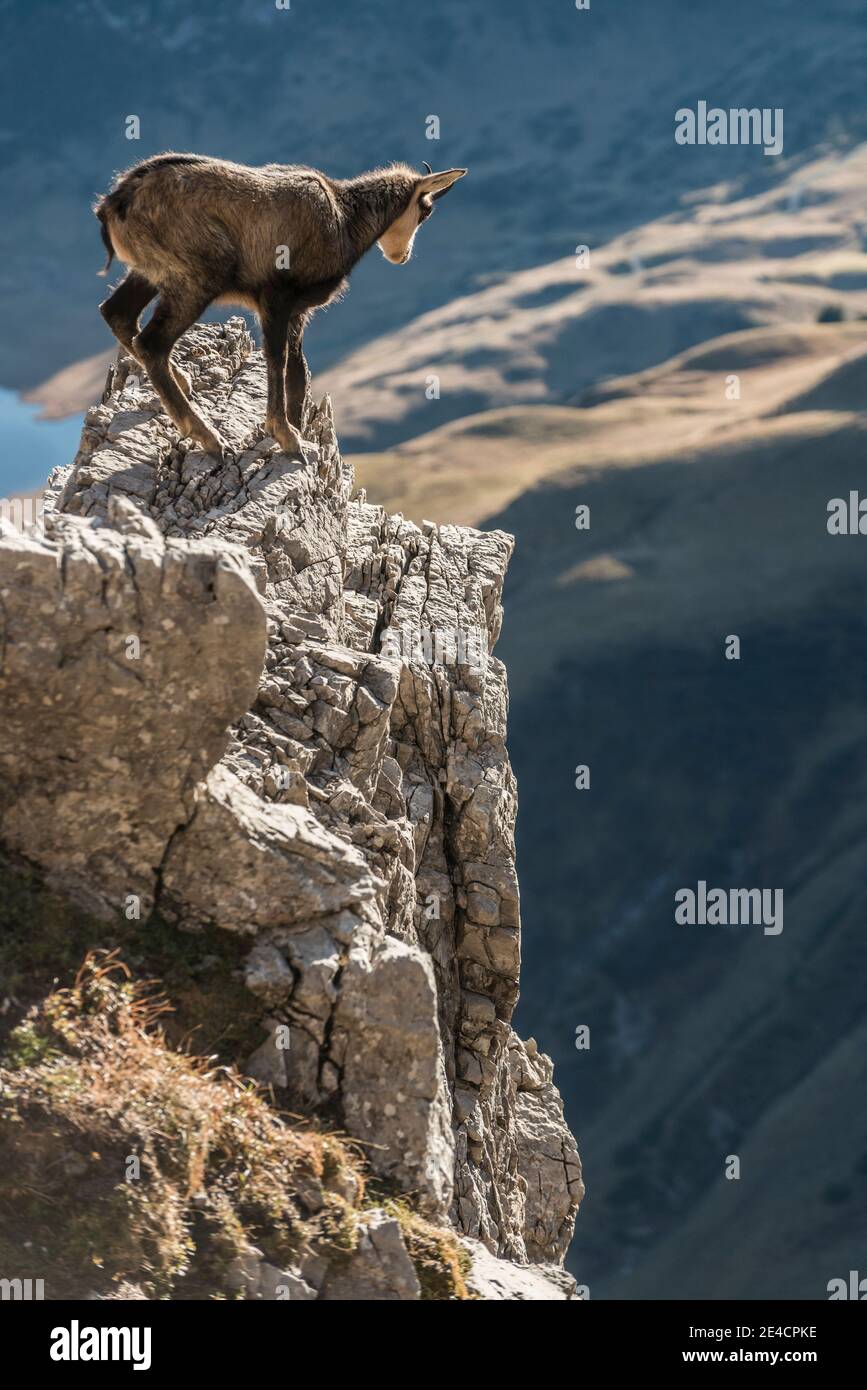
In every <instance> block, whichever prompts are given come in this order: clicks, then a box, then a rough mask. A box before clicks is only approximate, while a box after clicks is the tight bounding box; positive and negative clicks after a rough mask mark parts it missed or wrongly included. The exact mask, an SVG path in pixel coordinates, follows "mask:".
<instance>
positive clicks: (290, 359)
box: [286, 314, 310, 430]
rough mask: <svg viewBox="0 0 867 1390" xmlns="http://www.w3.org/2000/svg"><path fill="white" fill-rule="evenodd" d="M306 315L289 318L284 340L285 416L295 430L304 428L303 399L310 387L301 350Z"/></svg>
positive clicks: (305, 360) (307, 370) (307, 371)
mask: <svg viewBox="0 0 867 1390" xmlns="http://www.w3.org/2000/svg"><path fill="white" fill-rule="evenodd" d="M306 322H307V319H306V315H304V314H298V315H296V317H295V318H293V319H291V320H290V323H289V334H288V338H287V340H286V418H287V420H288V421H289V424H290V425H293V426H294V427H295V429H297V430H303V428H304V401H305V399H306V397H307V393H308V391H309V389H310V368H309V367H308V366H307V359H306V358H305V356H304V352H303V350H302V346H301V344H302V341H303V338H304V327H305V324H306Z"/></svg>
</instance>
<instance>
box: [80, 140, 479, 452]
mask: <svg viewBox="0 0 867 1390" xmlns="http://www.w3.org/2000/svg"><path fill="white" fill-rule="evenodd" d="M425 169H426V170H427V172H426V173H425V174H418V173H416V172H415V170H413V169H411V168H410V167H409V166H408V165H406V164H392V165H391V166H389V167H388V168H386V169H374V170H372V171H371V172H370V173H366V174H360V175H359V176H358V177H357V178H354V179H331V178H328V177H327V176H326V175H325V174H323V173H320V171H319V170H318V169H308V168H306V167H305V166H302V165H287V164H265V165H263V166H262V167H260V168H251V167H249V166H248V165H244V164H232V163H230V162H229V161H228V160H224V159H211V158H209V157H208V156H205V155H197V154H175V153H167V154H159V155H154V156H153V157H152V158H150V159H146V160H144V161H143V162H142V163H141V164H136V165H134V166H133V168H131V169H128V170H126V172H125V173H122V174H120V175H119V176H118V177H117V179H116V180H115V182H114V185H113V187H112V189H111V191H110V192H109V193H107V194H106V195H105V196H104V197H102V198H100V200H99V202H98V203H97V204H96V206H95V208H94V212H95V213H96V216H97V217H98V218H99V221H100V223H101V224H102V226H101V231H102V239H103V242H104V243H105V246H106V249H107V251H108V259H107V261H106V263H105V267H104V269H103V271H102V272H101V274H107V273H108V268H109V266H110V264H111V261H112V258H113V256H114V255H117V256H118V257H119V258H120V259H121V260H122V261H124V262H125V264H126V265H127V266H128V267H129V271H128V274H127V275H126V276H125V278H124V279H123V280H122V281H121V283H120V284H119V285H118V287H117V289H115V290H114V291H113V293H112V294H110V295H109V297H108V299H106V300H105V302H104V303H103V304H101V305H100V306H99V307H100V312H101V313H102V315H103V318H104V319H105V320H106V322H107V323H108V325H109V327H110V328H111V330H112V332H113V333H114V335H115V337H116V338H117V339H118V341H119V342H120V343H121V344H122V346H123V347H124V348H125V349H126V351H127V352H129V353H131V354H132V355H133V357H135V358H136V360H137V361H138V362H139V363H140V364H141V365H142V366H143V367H144V368H145V370H146V371H147V373H148V376H149V377H150V379H151V382H152V384H153V386H154V389H155V390H156V391H157V393H158V394H159V397H160V399H161V401H162V403H163V405H164V406H165V408H166V410H167V411H168V413H169V415H170V416H171V418H172V420H173V421H174V423H175V424H176V425H177V427H178V429H179V430H180V431H181V434H182V435H188V436H189V437H190V438H192V439H193V440H194V441H195V442H196V443H198V444H200V445H201V446H202V447H203V448H204V449H205V450H206V451H207V452H209V453H217V454H221V453H222V451H223V449H224V447H225V445H224V444H223V441H222V440H221V439H220V437H219V435H218V434H217V433H216V432H215V431H214V430H213V429H212V428H211V426H210V425H208V424H207V423H206V421H205V420H203V419H202V417H201V415H199V413H198V412H197V411H196V409H195V408H194V406H193V404H192V402H191V400H190V382H189V381H188V379H187V377H186V376H185V374H184V373H183V372H182V371H180V369H179V368H178V367H177V366H176V365H175V364H174V363H172V362H171V360H170V353H171V350H172V348H173V347H174V345H175V343H176V342H177V340H178V338H179V337H180V336H181V334H182V333H185V332H186V330H187V329H188V328H190V327H192V325H193V324H194V323H195V322H196V320H197V319H198V318H199V317H200V316H201V315H202V314H203V313H204V311H205V310H206V309H207V308H208V306H209V305H210V304H213V303H214V302H216V303H218V304H240V305H243V306H244V307H246V308H249V309H253V310H254V311H255V312H256V313H257V314H258V315H259V319H260V322H261V325H262V340H263V346H264V350H265V359H266V363H267V368H268V413H267V418H266V421H265V430H266V432H267V433H268V434H269V435H271V437H272V438H273V439H275V440H276V441H277V443H278V444H279V446H280V448H281V449H283V450H285V451H286V452H287V453H291V454H293V455H295V456H300V455H301V444H302V438H301V433H300V427H301V424H302V408H303V403H304V395H305V391H306V387H307V382H308V381H309V372H308V369H307V363H306V361H305V360H304V354H303V351H302V339H303V335H304V329H305V327H306V325H307V323H308V320H309V319H310V317H311V314H312V312H313V311H314V310H315V309H317V308H319V307H320V306H322V305H324V304H328V303H329V302H330V301H332V300H334V299H336V298H339V297H340V296H341V295H342V293H343V292H344V291H345V290H346V288H347V277H348V275H349V272H350V271H351V270H352V268H353V266H354V265H355V263H356V262H357V261H358V260H360V258H361V257H362V256H363V255H364V254H365V252H366V251H369V250H370V248H371V247H372V246H373V243H374V242H378V243H379V246H380V249H381V250H382V252H383V255H384V256H385V257H386V259H387V260H389V261H391V262H392V263H393V264H394V265H405V264H406V262H407V261H408V260H409V258H410V256H411V254H412V245H413V240H414V238H415V234H416V232H417V231H418V228H419V226H420V225H421V223H422V222H423V221H424V220H425V218H427V217H429V216H430V214H431V212H432V211H433V205H434V202H435V201H436V200H437V199H439V198H441V197H442V196H443V194H444V193H446V192H447V191H448V190H449V188H451V186H452V184H453V183H455V182H456V181H457V180H458V179H459V178H462V177H463V175H464V174H465V173H466V172H467V171H466V169H447V170H445V171H444V172H442V173H438V174H435V173H433V171H432V170H431V168H430V165H428V164H425ZM157 294H158V295H159V301H158V303H157V305H156V307H155V309H154V312H153V314H152V315H151V317H150V319H149V321H148V323H147V324H146V325H145V327H144V328H142V329H140V327H139V318H140V316H141V314H142V311H143V310H144V308H145V306H146V305H147V304H149V303H150V301H151V300H152V299H153V298H154V297H155V295H157Z"/></svg>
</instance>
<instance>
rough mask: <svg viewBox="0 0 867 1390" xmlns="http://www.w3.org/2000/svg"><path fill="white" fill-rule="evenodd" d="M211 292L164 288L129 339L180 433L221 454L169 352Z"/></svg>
mask: <svg viewBox="0 0 867 1390" xmlns="http://www.w3.org/2000/svg"><path fill="white" fill-rule="evenodd" d="M213 298H214V296H213V294H211V293H208V294H207V295H206V294H205V292H204V291H200V292H199V293H198V294H191V293H190V291H189V289H188V288H187V287H185V286H179V287H178V288H177V290H174V289H173V290H168V289H166V288H164V289H163V290H162V291H161V293H160V298H159V302H158V303H157V307H156V309H155V310H154V313H153V316H152V318H151V319H150V321H149V322H148V323H147V324H146V326H145V327H144V328H143V329H142V331H141V333H139V334H138V336H137V337H136V338H134V339H133V342H132V351H133V352H134V354H135V356H136V357H137V358H138V360H139V362H141V364H142V366H143V367H144V368H145V370H146V371H147V374H148V376H149V377H150V379H151V385H152V386H153V388H154V390H155V391H156V392H157V394H158V396H159V398H160V400H161V401H162V403H163V405H164V407H165V409H166V412H167V414H168V415H169V417H170V418H171V419H172V420H173V421H174V423H175V424H176V425H177V427H178V429H179V430H180V432H181V434H182V435H189V436H190V438H191V439H194V440H195V441H196V443H197V444H201V446H202V448H203V449H204V450H205V452H206V453H209V454H217V455H218V456H219V455H221V454H222V452H223V450H224V448H225V447H226V446H225V444H224V443H223V440H222V439H221V438H220V436H219V435H218V434H217V433H216V431H215V430H213V429H212V428H211V426H210V425H209V424H208V423H207V422H206V421H205V420H203V419H202V417H201V415H199V413H198V411H197V410H196V409H195V408H194V406H193V405H192V404H191V402H190V401H189V399H188V398H187V395H186V394H185V392H184V390H183V389H182V387H181V386H180V385H179V383H178V381H177V380H176V378H175V374H174V371H173V369H172V364H171V362H170V360H169V354H170V353H171V350H172V348H173V347H174V345H175V343H176V342H177V341H178V338H180V336H181V334H182V333H185V332H186V331H187V329H188V328H191V327H192V325H193V324H194V323H195V322H196V320H197V319H198V318H199V316H200V315H201V314H203V313H204V311H205V309H207V307H208V305H209V304H210V302H211V300H212V299H213Z"/></svg>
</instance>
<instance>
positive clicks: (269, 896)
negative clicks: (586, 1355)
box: [0, 319, 583, 1299]
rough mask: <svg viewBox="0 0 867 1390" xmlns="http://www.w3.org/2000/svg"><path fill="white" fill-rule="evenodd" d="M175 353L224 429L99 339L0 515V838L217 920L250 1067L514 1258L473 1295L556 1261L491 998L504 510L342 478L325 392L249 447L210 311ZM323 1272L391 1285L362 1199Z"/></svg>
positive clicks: (54, 876) (505, 991)
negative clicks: (96, 365) (37, 506)
mask: <svg viewBox="0 0 867 1390" xmlns="http://www.w3.org/2000/svg"><path fill="white" fill-rule="evenodd" d="M176 355H177V357H178V360H179V365H181V366H182V368H183V370H184V371H185V372H186V373H187V375H188V376H189V377H190V378H191V381H192V385H193V390H194V392H195V393H196V394H197V396H199V398H200V399H201V403H202V408H203V409H204V411H205V412H206V414H207V415H208V417H209V418H210V419H214V420H216V421H218V423H219V425H220V429H221V433H222V434H223V435H224V437H225V438H226V439H227V440H228V441H229V443H230V445H231V450H232V452H231V453H228V454H227V455H226V456H225V457H224V458H223V459H219V460H218V459H215V458H212V457H210V456H207V455H205V454H203V453H202V452H201V451H200V450H198V449H188V448H186V447H185V445H184V443H183V441H181V440H180V439H179V438H178V437H177V434H176V431H175V430H174V427H173V426H172V425H171V423H170V422H169V421H168V419H167V417H166V416H165V415H164V414H163V413H162V411H161V408H160V403H159V400H158V398H157V397H156V395H155V394H154V393H153V391H152V390H151V388H150V386H149V383H148V382H147V379H146V377H145V376H144V374H143V373H142V372H141V370H140V369H139V368H137V367H136V365H135V364H134V363H133V362H132V361H131V359H129V358H124V357H121V358H120V360H119V362H118V365H117V367H116V368H114V369H113V370H112V372H111V373H110V377H109V382H108V384H107V389H106V393H105V396H104V399H103V401H102V403H101V404H100V405H99V406H96V407H95V408H94V409H93V410H91V411H89V412H88V415H87V417H86V420H85V427H84V431H83V434H82V441H81V447H80V449H79V452H78V454H77V456H76V459H75V460H74V462H73V463H72V464H71V465H70V466H69V467H67V468H65V469H59V470H56V471H55V473H54V474H52V476H51V479H50V480H49V485H48V488H47V509H48V510H47V518H46V523H45V527H44V531H40V532H37V533H34V534H31V535H27V536H20V535H17V534H16V533H10V532H8V531H7V532H5V533H4V534H3V536H2V538H0V716H2V717H0V771H2V774H3V776H2V786H0V842H2V846H3V847H5V849H6V850H7V851H11V852H13V853H14V854H16V855H17V856H19V857H20V858H21V859H24V860H26V861H30V862H32V863H34V864H36V865H39V866H41V868H42V869H43V870H44V871H45V872H46V873H47V874H48V875H49V876H50V878H51V880H52V882H53V883H54V884H55V885H56V886H58V887H60V888H62V889H64V890H65V891H67V892H69V893H74V894H76V895H77V896H79V897H82V898H84V899H86V900H87V901H88V903H89V904H90V905H91V906H93V905H96V906H98V907H99V909H100V910H101V911H103V912H111V911H117V910H123V909H124V906H125V904H126V903H127V901H128V898H129V895H130V894H133V895H137V896H138V897H139V898H140V900H141V903H142V913H143V915H144V913H146V912H147V911H148V910H149V908H150V907H151V905H152V904H153V903H154V902H155V903H156V906H157V908H158V910H159V911H160V913H161V914H162V915H163V917H164V918H167V919H169V921H172V922H175V923H176V924H177V926H178V928H179V929H183V930H186V931H189V930H196V929H198V928H201V927H203V926H207V927H209V928H216V929H220V930H225V931H230V932H233V933H235V934H236V935H238V936H240V937H242V938H248V939H249V954H248V955H247V959H246V965H245V968H244V975H245V979H246V982H247V985H248V989H249V991H250V1007H251V1013H255V1014H257V1015H258V1017H259V1018H260V1020H261V1022H262V1028H263V1037H264V1041H263V1042H262V1044H261V1045H260V1046H259V1047H258V1048H257V1049H256V1052H255V1053H254V1054H253V1057H252V1058H251V1059H250V1061H249V1063H248V1066H249V1070H250V1071H251V1073H252V1074H253V1075H255V1076H256V1077H257V1078H259V1079H261V1080H263V1081H264V1082H266V1083H267V1084H268V1085H270V1086H272V1087H273V1088H274V1091H275V1094H276V1095H277V1098H278V1100H279V1101H280V1103H281V1104H283V1105H285V1106H286V1107H287V1108H289V1109H294V1110H297V1111H303V1112H311V1113H320V1114H322V1115H324V1116H327V1117H328V1119H329V1121H331V1122H334V1123H337V1124H338V1125H339V1126H340V1127H342V1128H343V1129H344V1130H345V1131H346V1132H347V1133H348V1134H349V1135H351V1136H354V1137H355V1138H357V1139H359V1140H361V1141H363V1142H364V1145H365V1152H366V1154H367V1156H368V1160H369V1163H370V1165H371V1166H372V1168H373V1169H374V1171H375V1172H377V1173H378V1174H379V1175H380V1176H381V1177H382V1178H384V1179H386V1180H388V1182H389V1183H390V1184H393V1185H394V1186H395V1187H397V1188H399V1189H402V1190H403V1191H405V1192H406V1193H407V1194H412V1200H413V1202H415V1203H417V1204H418V1205H419V1206H420V1207H422V1209H423V1210H425V1211H426V1212H427V1213H428V1214H429V1215H432V1216H434V1217H435V1218H436V1219H437V1220H439V1221H440V1222H444V1223H450V1224H451V1227H452V1229H454V1230H456V1231H458V1232H461V1233H463V1234H464V1235H465V1236H467V1237H469V1238H473V1239H475V1240H476V1241H477V1242H479V1243H480V1244H481V1246H483V1247H484V1249H486V1250H487V1251H488V1252H489V1253H490V1255H491V1257H497V1259H498V1260H499V1261H500V1264H506V1265H507V1266H508V1268H509V1269H512V1268H514V1269H516V1270H517V1269H519V1268H522V1269H524V1271H525V1272H524V1273H523V1274H520V1275H518V1274H515V1276H514V1277H515V1279H517V1280H518V1283H517V1284H516V1285H515V1287H516V1288H518V1287H520V1288H522V1289H524V1290H525V1292H521V1293H514V1294H508V1293H502V1292H489V1293H486V1294H483V1296H484V1297H507V1296H508V1297H511V1296H514V1297H521V1298H523V1297H537V1296H539V1297H541V1296H542V1294H538V1293H537V1294H533V1293H531V1292H529V1293H528V1292H526V1290H527V1289H532V1288H536V1289H538V1288H540V1287H541V1288H542V1289H546V1288H551V1287H554V1285H552V1283H551V1279H550V1278H548V1276H547V1275H544V1274H543V1275H539V1274H538V1271H537V1272H536V1273H532V1272H530V1271H529V1266H530V1264H531V1262H532V1265H533V1267H534V1268H535V1266H540V1267H545V1268H549V1269H550V1268H554V1267H556V1266H557V1265H558V1264H559V1262H560V1261H562V1258H563V1255H564V1252H565V1250H566V1247H567V1245H568V1242H569V1239H570V1236H571V1233H572V1227H573V1223H574V1218H575V1212H576V1210H577V1206H578V1202H579V1201H580V1198H581V1196H582V1194H583V1187H582V1183H581V1170H580V1162H579V1160H578V1154H577V1150H576V1147H575V1142H574V1139H573V1138H572V1136H571V1134H570V1133H569V1131H568V1129H567V1127H566V1125H565V1122H564V1119H563V1113H562V1105H561V1103H560V1099H559V1096H558V1094H557V1091H556V1089H555V1087H554V1085H553V1080H552V1068H551V1063H550V1062H549V1060H548V1059H547V1058H545V1057H544V1056H542V1055H541V1054H539V1053H538V1051H537V1049H536V1047H535V1044H534V1043H532V1042H530V1043H528V1044H526V1045H524V1044H522V1043H521V1042H520V1040H519V1039H518V1038H517V1037H516V1036H515V1034H514V1033H513V1031H512V1029H511V1026H510V1020H511V1016H512V1011H513V1009H514V1006H515V1002H516V999H517V994H518V980H519V971H520V904H519V891H518V881H517V875H516V871H515V849H514V822H515V814H516V804H517V801H516V798H517V792H516V786H515V779H514V775H513V773H512V770H511V767H510V764H509V759H508V754H507V750H506V743H505V734H506V713H507V704H508V691H507V684H506V673H505V670H504V668H503V666H502V664H501V663H500V662H499V661H498V660H497V658H496V656H494V654H493V652H494V646H495V644H496V640H497V637H498V635H499V631H500V626H501V623H502V605H501V598H502V587H503V580H504V576H505V571H506V566H507V564H508V561H509V556H510V554H511V549H512V540H511V537H509V536H507V535H505V534H504V533H502V532H499V531H491V532H480V531H475V530H472V529H470V528H467V527H456V526H436V525H433V524H432V523H425V525H424V526H423V527H418V526H415V525H414V524H413V523H412V522H408V521H406V520H404V518H403V517H401V516H399V515H398V516H388V515H387V514H386V513H385V512H384V511H383V510H382V508H380V507H377V506H373V505H371V504H370V503H368V502H367V501H366V500H365V499H364V496H363V495H361V496H359V497H357V498H354V497H353V487H354V478H353V473H352V469H351V467H350V466H349V465H348V464H347V463H346V462H345V460H343V459H342V458H341V455H340V453H339V450H338V447H337V441H336V436H335V431H334V423H333V418H332V414H331V407H330V402H329V401H328V400H327V399H326V400H324V401H323V402H322V403H321V404H320V405H319V406H316V405H315V404H314V402H313V401H312V400H308V401H307V402H306V405H305V428H304V433H305V439H306V440H307V443H306V444H305V455H304V458H303V459H292V458H288V457H287V456H286V455H284V454H281V453H280V452H279V449H278V448H277V446H276V445H275V443H274V441H272V440H269V439H268V438H266V437H263V435H262V431H261V428H260V426H259V421H260V420H261V419H262V418H264V414H265V395H266V389H265V371H264V365H263V362H262V360H261V357H260V355H259V354H258V353H256V352H254V351H253V349H252V343H251V340H250V338H249V335H248V333H247V331H246V329H245V327H244V325H243V323H242V322H241V321H240V320H237V319H234V320H230V321H229V323H227V324H225V325H221V326H218V325H210V326H199V327H197V328H195V329H193V330H192V331H191V332H190V333H189V334H187V335H186V336H185V338H184V339H183V341H182V342H181V343H180V344H179V345H178V347H177V349H176ZM131 638H136V639H137V640H138V643H139V647H140V653H139V655H138V657H136V658H135V659H131V658H130V656H129V654H128V651H127V647H128V645H129V640H130V639H131ZM132 646H133V647H134V646H135V644H134V643H133V644H132ZM287 1037H288V1040H289V1042H288V1046H286V1039H287ZM251 1258H252V1257H251ZM510 1262H511V1263H510ZM408 1263H409V1268H407V1264H408ZM257 1271H258V1272H257ZM241 1273H242V1274H243V1271H242V1272H241ZM248 1273H249V1280H248V1282H249V1285H250V1287H251V1288H252V1287H253V1286H254V1284H255V1288H256V1289H257V1290H258V1289H259V1286H260V1284H261V1285H262V1287H263V1288H264V1287H265V1284H264V1283H262V1280H263V1278H265V1276H263V1275H262V1273H261V1270H260V1269H258V1266H257V1267H256V1270H254V1271H253V1273H250V1272H249V1271H248ZM284 1273H285V1274H288V1273H289V1272H288V1271H284ZM277 1274H280V1271H277ZM239 1277H240V1276H239ZM293 1277H295V1278H298V1279H299V1280H300V1281H301V1282H302V1283H303V1284H305V1285H306V1286H307V1287H309V1288H312V1287H314V1285H315V1286H316V1287H317V1288H318V1287H319V1284H318V1283H317V1281H316V1280H314V1279H312V1277H308V1276H307V1274H305V1272H304V1270H303V1269H301V1270H299V1271H298V1273H297V1274H295V1275H293ZM497 1277H498V1278H499V1279H500V1281H501V1283H502V1280H503V1279H505V1278H506V1275H505V1274H501V1275H499V1276H497ZM509 1277H511V1276H509ZM244 1278H245V1279H246V1278H247V1275H246V1274H244ZM270 1278H271V1276H270V1275H268V1276H267V1278H266V1279H265V1282H266V1283H267V1280H268V1279H270ZM274 1278H275V1279H276V1276H274ZM322 1278H326V1276H325V1274H324V1273H323V1272H322V1271H319V1282H320V1283H321V1279H322ZM479 1279H480V1280H482V1275H481V1274H480V1275H479ZM257 1280H258V1281H259V1282H256V1281H257ZM327 1280H328V1281H330V1282H327V1283H326V1284H325V1285H324V1286H323V1288H325V1289H326V1290H327V1292H322V1293H321V1295H320V1296H322V1297H328V1298H333V1299H336V1298H344V1297H363V1298H368V1297H370V1298H380V1297H384V1298H389V1299H391V1298H410V1299H414V1298H417V1297H419V1291H418V1281H417V1279H416V1277H415V1274H414V1272H413V1271H412V1267H411V1262H408V1257H407V1256H406V1251H405V1249H404V1248H403V1244H402V1241H401V1240H400V1232H399V1230H397V1229H395V1223H394V1222H393V1221H392V1220H391V1218H386V1217H385V1216H384V1215H382V1214H380V1218H377V1219H376V1220H375V1221H374V1220H373V1219H372V1218H371V1221H370V1224H369V1225H368V1227H367V1228H366V1230H365V1232H364V1234H363V1240H362V1241H361V1243H360V1245H359V1250H358V1252H357V1253H356V1255H355V1256H353V1258H352V1260H351V1261H350V1263H349V1266H348V1267H347V1269H346V1270H344V1271H343V1272H342V1273H340V1274H338V1273H337V1272H336V1271H335V1270H334V1269H331V1270H330V1271H329V1273H328V1275H327ZM540 1280H541V1283H540V1282H539V1281H540ZM521 1281H524V1282H523V1283H522V1282H521ZM482 1282H483V1283H484V1280H482ZM495 1282H496V1281H495V1280H494V1277H493V1275H491V1276H490V1278H489V1279H488V1280H487V1283H485V1285H484V1286H485V1287H486V1288H488V1289H490V1290H493V1289H494V1285H495ZM272 1283H273V1280H272ZM506 1283H508V1280H506ZM274 1286H275V1287H276V1285H274ZM245 1287H246V1285H245ZM269 1287H270V1285H269ZM498 1287H499V1286H498ZM503 1287H505V1285H503ZM558 1287H559V1286H558ZM352 1288H355V1289H356V1290H359V1289H360V1290H362V1291H363V1290H367V1292H361V1293H349V1292H347V1291H348V1290H350V1289H352ZM251 1296H254V1297H259V1296H262V1297H264V1296H266V1295H265V1294H259V1293H258V1292H254V1293H253V1294H252V1295H251ZM268 1296H271V1295H268ZM290 1296H296V1295H294V1294H293V1295H290ZM303 1296H305V1297H306V1295H303ZM546 1296H552V1295H550V1294H548V1295H546ZM553 1296H554V1297H560V1296H566V1295H564V1294H563V1293H562V1291H561V1293H559V1294H558V1293H555V1294H554V1295H553Z"/></svg>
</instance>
